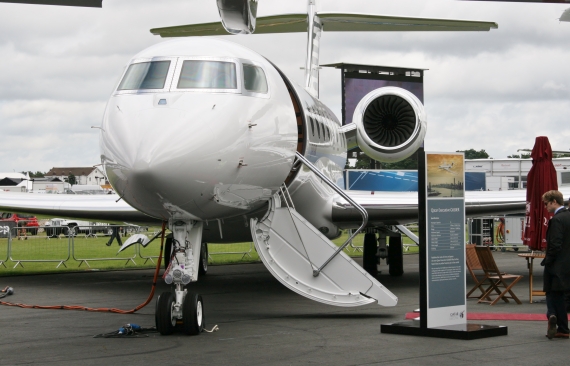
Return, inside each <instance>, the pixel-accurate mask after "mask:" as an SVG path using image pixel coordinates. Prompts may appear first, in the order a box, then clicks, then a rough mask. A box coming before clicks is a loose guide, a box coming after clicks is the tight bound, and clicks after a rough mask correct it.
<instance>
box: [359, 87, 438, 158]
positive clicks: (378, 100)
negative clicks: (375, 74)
mask: <svg viewBox="0 0 570 366" xmlns="http://www.w3.org/2000/svg"><path fill="white" fill-rule="evenodd" d="M352 122H354V123H355V125H356V140H357V143H358V147H360V149H361V150H362V151H363V152H364V153H365V154H366V155H368V156H370V157H371V158H373V159H375V160H378V161H382V162H389V163H390V162H396V161H400V160H403V159H405V158H407V157H409V156H410V155H412V154H413V153H414V152H415V151H416V150H417V149H418V148H419V147H420V146H421V145H422V142H423V141H424V137H425V134H426V129H427V118H426V112H425V109H424V106H423V104H422V102H420V100H419V99H418V98H417V97H416V96H415V95H413V94H412V93H410V92H409V91H407V90H405V89H402V88H397V87H390V86H389V87H384V88H379V89H375V90H373V91H371V92H370V93H368V94H366V96H365V97H364V98H362V100H361V101H360V102H359V103H358V105H357V106H356V109H355V110H354V116H353V118H352Z"/></svg>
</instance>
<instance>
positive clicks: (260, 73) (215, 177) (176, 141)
mask: <svg viewBox="0 0 570 366" xmlns="http://www.w3.org/2000/svg"><path fill="white" fill-rule="evenodd" d="M345 146H346V143H345V141H344V136H343V135H342V134H340V133H339V123H338V120H337V119H336V118H335V117H334V115H333V113H332V112H331V111H330V110H329V109H328V108H327V107H326V106H324V105H323V104H322V103H321V102H320V101H318V100H317V99H315V98H313V97H312V96H310V95H309V94H308V93H307V92H306V91H305V90H303V89H302V88H300V87H298V86H295V85H294V84H292V83H290V82H289V81H288V79H287V78H286V77H285V76H284V75H283V74H281V73H280V71H279V70H277V69H276V68H275V67H274V65H272V64H271V63H270V62H268V61H267V60H266V59H265V58H264V57H262V56H260V55H258V54H257V53H255V52H253V51H251V50H249V49H246V48H244V47H242V46H240V45H236V44H234V43H231V42H227V41H223V40H218V39H211V38H208V39H203V38H191V39H183V40H174V41H169V42H164V43H161V44H158V45H155V46H152V47H150V48H148V49H146V50H144V51H142V52H141V53H139V54H138V55H136V56H135V57H134V58H133V59H132V60H131V62H130V63H129V66H128V67H127V68H126V71H125V73H124V75H123V77H122V78H121V82H120V83H119V86H118V87H117V90H116V91H115V92H114V93H113V95H112V96H111V98H110V100H109V102H108V104H107V108H106V111H105V116H104V121H103V126H102V132H101V151H102V162H103V164H104V166H105V169H106V172H107V175H108V178H109V180H110V182H111V184H112V185H113V186H114V187H115V189H116V190H117V192H118V193H119V195H121V197H123V199H124V200H126V201H127V202H128V203H129V204H131V205H132V206H133V207H135V208H137V209H138V210H141V211H142V212H145V213H146V214H148V215H151V216H154V217H158V218H161V219H168V218H171V217H175V218H181V219H196V220H204V221H207V220H215V219H224V218H229V217H234V216H240V215H247V214H249V213H251V212H256V211H259V210H260V208H262V207H264V206H265V205H266V203H265V202H266V201H265V200H266V199H267V196H268V195H271V194H272V193H275V192H276V191H277V190H278V189H279V187H280V186H281V185H282V184H283V182H285V181H286V180H287V181H288V184H289V187H290V189H291V192H292V194H293V196H294V200H296V198H295V197H296V196H298V197H304V198H302V200H305V201H306V202H305V203H304V204H303V203H300V204H299V205H298V206H299V207H297V209H298V210H299V211H300V212H301V213H302V214H304V216H305V217H307V219H309V220H310V221H311V220H313V221H314V222H313V224H315V226H316V227H318V228H321V227H327V230H329V229H330V231H331V232H334V231H335V230H336V228H335V227H334V225H332V223H330V212H327V213H326V214H323V211H330V203H327V202H329V201H330V199H329V198H330V197H331V195H332V191H331V190H330V189H328V188H327V187H325V186H323V184H322V182H320V181H319V180H318V179H315V178H314V176H312V173H310V172H308V171H306V170H304V169H297V170H295V169H293V172H292V168H293V162H294V154H295V151H300V152H302V153H304V154H305V156H307V157H308V158H309V160H310V161H312V162H313V163H314V164H317V165H319V166H321V167H322V169H323V171H326V172H327V174H328V175H329V176H330V177H331V178H333V180H334V181H335V182H338V183H339V184H342V169H343V167H344V164H345V162H346V150H345ZM315 194H316V196H317V197H318V198H319V199H318V200H317V201H318V202H317V201H315V200H312V203H311V204H310V205H308V202H309V200H306V196H307V195H311V196H315ZM303 211H305V212H303ZM327 216H328V217H329V218H327ZM323 231H324V230H323Z"/></svg>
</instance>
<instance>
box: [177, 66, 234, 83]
mask: <svg viewBox="0 0 570 366" xmlns="http://www.w3.org/2000/svg"><path fill="white" fill-rule="evenodd" d="M178 89H237V81H236V65H235V64H234V63H233V62H222V61H199V60H186V61H184V63H183V64H182V71H181V72H180V79H179V80H178Z"/></svg>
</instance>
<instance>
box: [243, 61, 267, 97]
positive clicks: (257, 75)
mask: <svg viewBox="0 0 570 366" xmlns="http://www.w3.org/2000/svg"><path fill="white" fill-rule="evenodd" d="M243 84H244V88H245V90H247V91H251V92H254V93H263V94H265V93H267V79H266V78H265V73H264V72H263V69H262V68H261V67H258V66H254V65H249V64H243Z"/></svg>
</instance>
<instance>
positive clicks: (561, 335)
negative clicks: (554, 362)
mask: <svg viewBox="0 0 570 366" xmlns="http://www.w3.org/2000/svg"><path fill="white" fill-rule="evenodd" d="M554 338H566V339H569V338H570V334H568V333H560V332H558V333H556V334H555V335H554Z"/></svg>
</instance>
